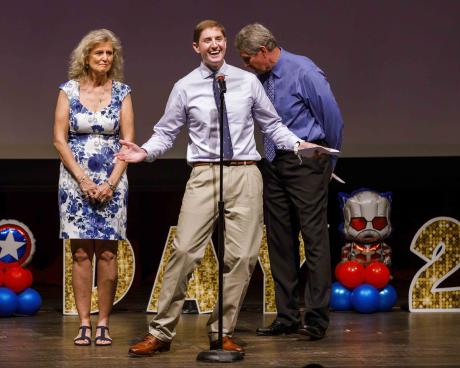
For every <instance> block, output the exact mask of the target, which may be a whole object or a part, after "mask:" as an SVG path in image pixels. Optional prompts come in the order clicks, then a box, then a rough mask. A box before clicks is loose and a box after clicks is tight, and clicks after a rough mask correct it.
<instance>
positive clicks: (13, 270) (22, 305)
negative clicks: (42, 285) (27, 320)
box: [0, 266, 42, 317]
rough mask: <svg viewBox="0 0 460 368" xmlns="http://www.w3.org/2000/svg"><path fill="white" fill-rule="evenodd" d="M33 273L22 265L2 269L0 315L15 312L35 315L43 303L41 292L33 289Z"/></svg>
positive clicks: (6, 315) (8, 315)
mask: <svg viewBox="0 0 460 368" xmlns="http://www.w3.org/2000/svg"><path fill="white" fill-rule="evenodd" d="M32 282H33V278H32V273H31V272H30V271H29V270H28V269H26V268H23V267H21V266H14V267H10V268H7V269H6V270H5V271H2V270H1V269H0V317H10V316H12V315H13V314H15V313H16V314H23V315H24V314H25V315H33V314H35V313H37V311H38V310H39V309H40V306H41V304H42V298H41V296H40V294H39V293H38V292H37V291H36V290H34V289H32V288H31V287H30V286H31V285H32Z"/></svg>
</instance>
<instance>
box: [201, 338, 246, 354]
mask: <svg viewBox="0 0 460 368" xmlns="http://www.w3.org/2000/svg"><path fill="white" fill-rule="evenodd" d="M217 345H218V343H217V340H216V341H211V343H210V344H209V350H217ZM222 350H229V351H237V352H239V353H242V354H244V349H243V347H242V346H240V345H238V344H237V343H236V342H235V340H233V339H232V338H231V337H229V336H222Z"/></svg>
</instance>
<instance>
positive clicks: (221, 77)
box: [216, 73, 227, 93]
mask: <svg viewBox="0 0 460 368" xmlns="http://www.w3.org/2000/svg"><path fill="white" fill-rule="evenodd" d="M216 79H217V84H218V85H219V89H220V93H225V92H227V85H226V83H225V75H224V74H223V73H218V74H217V75H216Z"/></svg>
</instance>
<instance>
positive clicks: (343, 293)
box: [329, 282, 352, 311]
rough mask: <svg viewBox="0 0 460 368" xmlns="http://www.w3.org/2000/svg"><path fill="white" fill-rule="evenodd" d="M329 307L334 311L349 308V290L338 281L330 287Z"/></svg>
mask: <svg viewBox="0 0 460 368" xmlns="http://www.w3.org/2000/svg"><path fill="white" fill-rule="evenodd" d="M329 305H330V307H331V308H332V309H333V310H336V311H348V310H351V308H352V305H351V291H350V290H348V289H347V288H346V287H345V286H343V285H342V284H341V283H340V282H334V283H333V284H332V288H331V301H330V303H329Z"/></svg>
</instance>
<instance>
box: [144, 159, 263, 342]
mask: <svg viewBox="0 0 460 368" xmlns="http://www.w3.org/2000/svg"><path fill="white" fill-rule="evenodd" d="M218 200H219V166H218V165H209V166H207V165H206V166H197V167H195V168H193V170H192V173H191V175H190V179H189V180H188V182H187V186H186V189H185V194H184V198H183V200H182V207H181V211H180V214H179V220H178V224H177V231H176V237H175V239H174V242H173V253H172V254H171V257H170V259H169V262H168V265H167V266H166V270H165V274H164V278H163V284H162V288H161V292H160V297H159V302H158V313H157V315H156V316H155V317H154V318H153V319H152V321H151V322H150V328H149V332H150V333H151V334H152V335H154V336H155V337H156V338H158V339H160V340H162V341H171V340H172V339H173V337H174V336H175V334H176V333H175V328H176V325H177V322H178V321H179V317H180V314H181V312H182V306H183V304H184V299H185V295H186V291H187V281H188V279H189V278H190V277H191V275H192V273H193V270H194V268H195V267H196V266H197V264H198V262H199V261H200V260H201V259H202V258H203V255H204V251H205V248H206V245H207V244H208V242H209V240H210V238H211V235H212V232H213V230H214V226H215V224H216V223H217V218H218ZM224 202H225V258H224V263H225V267H224V284H223V294H224V300H223V333H224V335H228V336H231V335H232V334H233V331H234V329H235V325H236V322H237V318H238V313H239V311H240V308H241V304H242V302H243V299H244V296H245V294H246V290H247V287H248V284H249V280H250V278H251V274H252V271H253V270H254V266H255V264H256V262H257V257H258V254H259V247H260V242H261V238H262V225H263V212H262V177H261V174H260V172H259V169H258V168H257V166H256V165H248V166H224ZM217 329H218V315H217V305H216V307H215V308H214V311H213V313H212V314H211V316H210V318H209V320H208V332H209V335H210V338H211V340H216V339H217Z"/></svg>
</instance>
